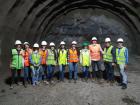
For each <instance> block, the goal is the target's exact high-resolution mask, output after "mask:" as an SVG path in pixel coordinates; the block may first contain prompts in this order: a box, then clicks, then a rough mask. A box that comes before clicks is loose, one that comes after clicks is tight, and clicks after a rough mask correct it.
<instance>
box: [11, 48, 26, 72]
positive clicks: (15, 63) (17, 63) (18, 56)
mask: <svg viewBox="0 0 140 105" xmlns="http://www.w3.org/2000/svg"><path fill="white" fill-rule="evenodd" d="M22 53H23V50H21V51H20V52H19V53H18V51H17V49H12V61H11V67H12V68H14V69H16V70H18V69H22V68H23V66H24V63H23V62H24V61H23V60H24V59H23V56H22Z"/></svg>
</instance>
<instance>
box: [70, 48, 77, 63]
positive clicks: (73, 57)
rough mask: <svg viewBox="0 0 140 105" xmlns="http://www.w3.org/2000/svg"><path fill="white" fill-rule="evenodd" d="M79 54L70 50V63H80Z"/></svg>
mask: <svg viewBox="0 0 140 105" xmlns="http://www.w3.org/2000/svg"><path fill="white" fill-rule="evenodd" d="M78 61H79V59H78V53H77V50H72V49H69V62H78Z"/></svg>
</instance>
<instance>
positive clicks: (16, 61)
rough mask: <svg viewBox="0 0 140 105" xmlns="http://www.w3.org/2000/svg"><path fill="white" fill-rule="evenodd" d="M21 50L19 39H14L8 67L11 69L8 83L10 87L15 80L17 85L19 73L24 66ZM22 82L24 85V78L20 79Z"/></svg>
mask: <svg viewBox="0 0 140 105" xmlns="http://www.w3.org/2000/svg"><path fill="white" fill-rule="evenodd" d="M22 53H23V50H22V43H21V41H20V40H16V42H15V48H14V49H12V54H11V56H12V57H11V64H10V69H11V74H12V78H11V84H10V86H11V87H10V88H11V89H12V88H13V86H12V85H13V83H14V82H15V83H16V84H18V85H19V82H20V79H21V73H22V69H23V68H24V59H23V56H22ZM22 80H23V81H22V82H23V84H24V86H25V83H24V79H22Z"/></svg>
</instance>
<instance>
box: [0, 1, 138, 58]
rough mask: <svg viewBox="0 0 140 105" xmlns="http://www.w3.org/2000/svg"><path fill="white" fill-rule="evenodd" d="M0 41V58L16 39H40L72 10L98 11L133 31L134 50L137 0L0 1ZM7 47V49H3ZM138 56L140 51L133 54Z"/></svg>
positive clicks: (136, 39) (136, 41)
mask: <svg viewBox="0 0 140 105" xmlns="http://www.w3.org/2000/svg"><path fill="white" fill-rule="evenodd" d="M0 4H1V7H0V11H1V12H0V14H1V15H0V34H1V36H0V39H1V52H2V56H6V57H7V59H8V57H9V54H8V53H5V52H9V51H10V48H11V47H12V44H13V42H14V41H15V40H16V39H22V41H25V40H26V39H28V40H29V41H30V42H31V43H33V42H35V41H37V40H40V39H41V38H43V37H44V36H45V35H46V34H47V33H49V30H50V29H51V27H52V25H55V22H56V20H58V19H59V18H60V17H63V15H66V14H67V13H69V12H71V11H73V10H75V9H80V8H82V9H87V8H93V9H94V8H99V9H104V10H106V11H109V12H110V13H113V14H115V15H116V16H118V17H119V18H121V19H122V20H123V21H124V23H126V25H128V27H130V29H131V30H132V32H133V35H132V36H130V38H132V37H134V38H133V43H134V44H136V47H138V46H139V40H140V35H139V34H140V27H139V25H140V15H139V13H140V1H139V0H123V1H122V0H94V1H93V0H92V1H91V0H32V1H30V0H12V1H10V0H9V1H5V0H1V2H0ZM7 45H8V46H7ZM136 52H137V53H138V54H140V49H137V51H136Z"/></svg>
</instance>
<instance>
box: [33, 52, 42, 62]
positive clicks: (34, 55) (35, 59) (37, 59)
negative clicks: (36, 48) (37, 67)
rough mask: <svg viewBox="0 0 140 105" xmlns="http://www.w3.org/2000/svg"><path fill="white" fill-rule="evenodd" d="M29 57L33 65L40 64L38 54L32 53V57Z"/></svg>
mask: <svg viewBox="0 0 140 105" xmlns="http://www.w3.org/2000/svg"><path fill="white" fill-rule="evenodd" d="M31 57H32V61H33V63H35V64H39V63H40V59H41V55H40V54H39V53H36V54H35V53H34V52H33V53H32V55H31Z"/></svg>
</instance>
